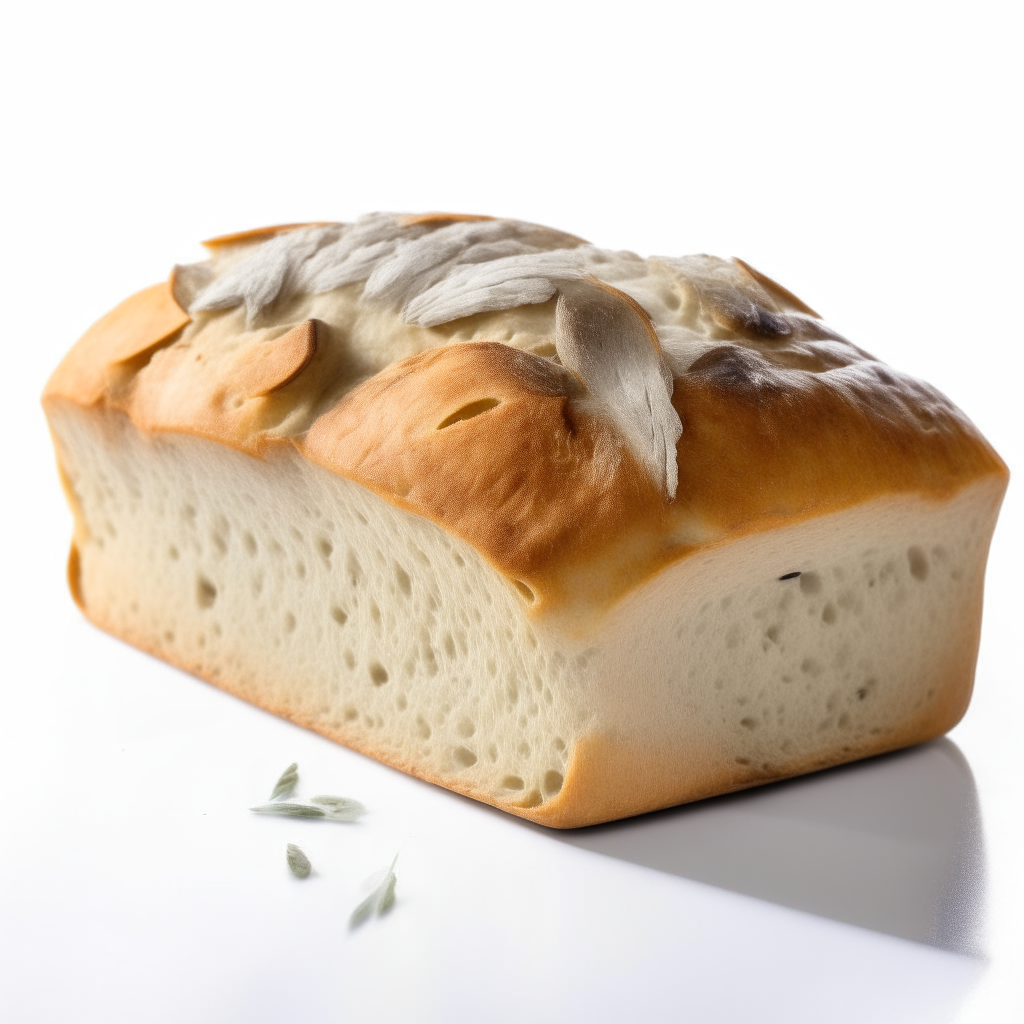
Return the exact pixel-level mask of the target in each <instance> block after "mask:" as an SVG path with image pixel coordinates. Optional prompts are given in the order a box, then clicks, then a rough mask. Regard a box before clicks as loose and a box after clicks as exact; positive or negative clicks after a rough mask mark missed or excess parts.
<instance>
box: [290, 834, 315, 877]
mask: <svg viewBox="0 0 1024 1024" xmlns="http://www.w3.org/2000/svg"><path fill="white" fill-rule="evenodd" d="M287 857H288V867H289V868H290V869H291V872H292V874H293V875H294V876H295V877H296V878H309V873H310V872H311V871H312V870H313V865H312V864H310V863H309V858H308V857H307V856H306V855H305V854H304V853H303V852H302V851H301V850H300V849H299V848H298V847H297V846H296V845H295V844H294V843H289V844H288V848H287Z"/></svg>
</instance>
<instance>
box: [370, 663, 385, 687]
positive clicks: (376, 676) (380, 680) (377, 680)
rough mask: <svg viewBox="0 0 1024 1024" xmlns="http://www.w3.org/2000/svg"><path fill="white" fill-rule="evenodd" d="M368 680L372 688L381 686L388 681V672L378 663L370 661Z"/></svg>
mask: <svg viewBox="0 0 1024 1024" xmlns="http://www.w3.org/2000/svg"><path fill="white" fill-rule="evenodd" d="M370 678H371V679H372V680H373V685H374V686H383V685H384V684H385V683H386V682H387V681H388V670H387V669H386V668H385V667H384V666H383V665H382V664H381V663H380V662H379V661H371V662H370Z"/></svg>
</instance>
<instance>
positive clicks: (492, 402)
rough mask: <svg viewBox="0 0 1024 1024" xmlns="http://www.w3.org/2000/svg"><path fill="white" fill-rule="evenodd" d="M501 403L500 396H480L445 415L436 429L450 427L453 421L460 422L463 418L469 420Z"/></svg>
mask: <svg viewBox="0 0 1024 1024" xmlns="http://www.w3.org/2000/svg"><path fill="white" fill-rule="evenodd" d="M499 405H501V399H500V398H481V399H478V400H477V401H476V402H470V403H469V404H468V405H464V406H463V407H462V408H461V409H456V410H455V412H453V413H452V414H451V415H450V416H446V417H445V418H444V419H443V420H441V422H440V423H439V424H438V425H437V429H438V430H444V429H445V428H446V427H450V426H451V425H452V424H453V423H461V422H462V421H463V420H471V419H473V417H474V416H479V415H480V414H481V413H485V412H489V411H490V410H491V409H494V408H496V407H497V406H499Z"/></svg>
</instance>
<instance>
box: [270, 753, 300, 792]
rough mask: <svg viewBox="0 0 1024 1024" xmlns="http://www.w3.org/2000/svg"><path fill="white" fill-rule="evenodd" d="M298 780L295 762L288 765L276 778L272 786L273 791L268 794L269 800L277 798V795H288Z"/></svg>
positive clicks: (297, 768) (297, 767)
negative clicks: (279, 776)
mask: <svg viewBox="0 0 1024 1024" xmlns="http://www.w3.org/2000/svg"><path fill="white" fill-rule="evenodd" d="M298 782H299V766H298V764H296V763H295V762H292V764H290V765H288V767H287V768H285V770H284V771H283V772H282V773H281V778H279V779H278V780H277V783H276V784H275V786H274V791H273V793H271V794H270V799H271V800H277V799H278V798H279V797H283V796H288V795H289V794H290V793H291V792H292V790H293V789H295V787H296V785H298Z"/></svg>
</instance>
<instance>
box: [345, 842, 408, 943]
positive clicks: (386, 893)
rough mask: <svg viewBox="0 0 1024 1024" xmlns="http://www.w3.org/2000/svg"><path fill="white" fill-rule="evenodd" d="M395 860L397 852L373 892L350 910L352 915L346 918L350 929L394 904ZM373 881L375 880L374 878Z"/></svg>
mask: <svg viewBox="0 0 1024 1024" xmlns="http://www.w3.org/2000/svg"><path fill="white" fill-rule="evenodd" d="M397 861H398V854H397V853H396V854H395V856H394V859H393V860H392V861H391V864H390V866H389V867H388V869H387V871H386V872H385V874H384V877H383V879H382V880H381V881H380V882H379V884H377V886H376V888H375V889H374V890H373V892H371V893H370V895H369V896H367V897H366V899H365V900H363V902H362V903H360V904H359V906H358V907H356V909H355V910H353V911H352V916H351V917H350V918H349V919H348V926H349V928H350V929H351V928H358V927H359V926H360V925H361V924H363V923H364V922H366V921H368V920H369V919H370V918H371V917H373V916H374V915H375V914H376V916H377V917H380V916H381V915H383V914H386V913H387V912H388V911H389V910H390V909H391V908H392V907H393V906H394V904H395V886H396V885H397V884H398V879H397V878H396V877H395V864H396V863H397ZM374 881H375V882H376V878H375V879H374Z"/></svg>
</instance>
